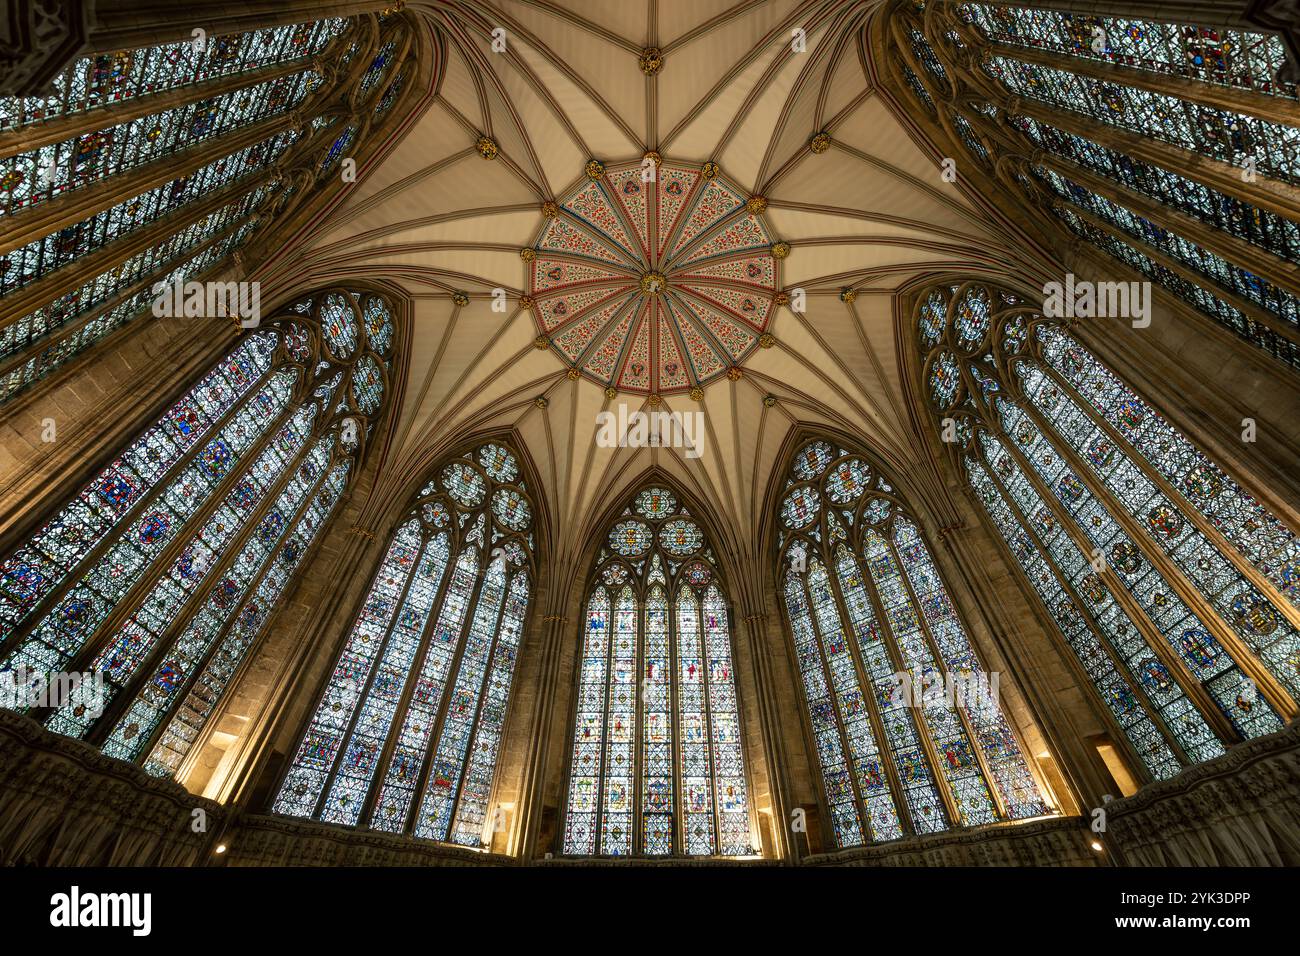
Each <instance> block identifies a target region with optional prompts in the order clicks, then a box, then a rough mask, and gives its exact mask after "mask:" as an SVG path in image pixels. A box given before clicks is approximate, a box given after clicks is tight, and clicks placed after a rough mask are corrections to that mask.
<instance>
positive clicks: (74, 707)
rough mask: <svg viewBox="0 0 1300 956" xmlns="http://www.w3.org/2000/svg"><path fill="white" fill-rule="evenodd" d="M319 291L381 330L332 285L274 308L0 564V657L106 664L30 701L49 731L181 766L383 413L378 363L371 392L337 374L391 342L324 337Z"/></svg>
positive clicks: (363, 305)
mask: <svg viewBox="0 0 1300 956" xmlns="http://www.w3.org/2000/svg"><path fill="white" fill-rule="evenodd" d="M327 296H328V297H331V298H334V299H338V300H339V301H342V302H344V303H346V307H347V308H348V309H349V310H351V312H352V313H353V314H355V315H360V314H362V312H363V310H368V311H369V312H370V314H371V315H374V316H382V318H381V319H377V325H379V326H382V327H387V328H390V329H391V325H392V322H393V317H392V311H391V308H390V307H389V305H388V304H387V303H386V302H385V301H384V300H383V299H382V298H380V297H378V296H373V295H369V294H365V293H361V294H358V293H355V292H352V291H348V290H342V289H339V290H331V291H329V292H328V293H324V294H322V295H314V296H312V297H309V298H306V299H302V300H299V301H297V302H294V303H293V304H291V305H290V306H287V307H285V308H283V309H281V310H279V311H277V312H275V313H274V314H273V315H272V316H271V318H269V319H268V320H265V321H263V323H262V324H261V326H260V327H259V328H258V329H256V330H251V331H248V332H246V333H244V335H243V336H242V337H241V338H240V339H239V340H238V342H237V343H236V344H235V345H234V347H233V348H232V349H231V350H230V352H229V353H228V354H227V355H226V357H225V358H224V359H223V360H222V361H221V362H219V363H218V364H217V366H216V367H215V368H213V369H212V370H211V371H210V372H208V374H207V375H205V376H204V377H203V378H202V379H200V380H199V382H198V383H196V384H195V385H194V387H192V388H191V389H190V390H189V391H188V392H186V393H185V394H184V395H183V396H181V397H180V398H179V399H177V401H176V402H175V403H174V404H173V405H172V406H171V407H170V408H169V409H168V410H167V412H166V413H165V414H164V415H163V417H162V418H161V419H159V420H158V421H157V422H156V423H155V424H153V425H152V426H150V427H149V428H148V429H147V430H146V431H145V432H144V433H143V434H141V435H140V436H139V437H137V438H136V439H135V440H134V441H132V442H131V443H130V444H128V445H127V446H126V447H125V448H123V449H121V450H120V452H119V453H118V454H117V456H116V457H114V458H113V459H112V460H111V461H110V462H109V463H108V464H106V465H105V466H104V467H103V469H102V471H101V472H100V473H99V474H98V475H96V477H95V478H93V479H92V480H91V482H90V483H89V484H88V485H87V486H86V487H85V488H83V489H82V490H81V491H80V492H79V493H78V494H77V495H76V496H75V497H73V498H72V499H71V500H69V501H68V502H67V503H65V504H64V505H63V506H62V507H60V508H59V509H58V510H57V511H56V512H55V513H54V514H52V515H51V516H50V517H49V518H48V519H47V520H46V522H45V523H44V524H43V525H42V526H41V527H40V528H39V529H38V530H37V531H36V532H35V533H34V534H33V535H32V536H31V537H30V538H29V539H28V540H26V541H25V542H23V543H22V544H20V545H19V546H18V547H17V548H16V549H15V550H14V551H13V552H11V553H10V554H9V555H7V556H6V557H5V558H4V559H3V562H0V654H2V655H3V656H2V657H0V661H3V663H2V664H0V668H2V669H3V670H5V671H14V672H16V673H17V674H25V675H26V676H25V677H24V681H20V683H23V682H28V683H30V684H31V686H33V687H36V686H39V685H40V684H41V683H42V682H44V683H48V682H49V681H50V680H51V679H53V678H54V676H55V675H58V674H64V673H67V674H84V675H90V676H91V678H98V679H102V692H97V694H96V700H97V701H98V705H97V706H87V703H86V701H85V700H84V699H75V700H69V701H65V702H49V703H50V706H44V705H42V706H38V707H34V708H31V709H30V710H29V712H30V713H31V714H32V716H35V717H37V718H38V719H41V720H43V721H44V722H45V725H46V726H47V727H49V728H50V729H51V730H55V731H58V732H59V733H63V734H67V735H70V736H74V737H82V738H85V739H87V740H89V741H91V742H92V743H95V744H96V745H98V746H100V747H101V748H102V749H103V750H104V752H105V753H107V754H109V755H111V756H114V757H120V758H122V759H124V760H133V761H136V762H138V763H142V764H143V765H144V766H145V768H146V769H147V770H148V771H150V772H151V773H155V774H160V775H176V774H179V773H182V772H183V770H184V767H185V766H186V764H185V761H186V757H187V756H188V755H189V754H190V753H191V750H192V748H193V745H194V743H195V741H196V740H198V739H199V736H200V735H201V734H202V732H203V730H204V728H205V727H206V726H207V724H208V721H209V718H210V717H211V715H212V714H213V713H214V712H215V710H216V709H217V708H218V707H219V705H220V701H221V697H222V695H223V693H224V691H225V689H226V687H227V686H228V685H229V683H230V680H231V678H232V677H233V676H234V674H235V672H236V671H237V670H238V668H239V666H240V664H241V662H242V661H244V660H245V659H246V658H247V657H248V654H249V651H250V649H251V648H252V647H253V645H254V644H255V643H256V642H257V640H258V639H259V637H260V636H261V635H262V634H263V633H264V632H265V630H266V626H267V623H268V622H269V621H270V619H271V618H272V616H273V614H274V612H275V609H276V608H277V607H278V606H279V605H280V604H281V603H282V602H283V599H284V598H285V596H286V595H287V594H288V590H289V588H290V587H291V585H292V582H293V580H294V575H295V573H296V572H297V570H298V569H299V567H300V566H301V565H302V563H303V561H304V560H305V558H306V556H307V555H308V554H309V553H311V550H312V547H313V545H314V544H315V543H317V542H318V541H319V540H320V539H321V537H322V534H323V531H324V528H325V527H326V525H327V524H328V522H329V519H330V517H331V516H332V515H333V513H334V511H335V510H336V508H337V506H338V503H339V500H340V498H341V496H342V495H343V493H344V491H345V490H346V489H347V487H348V485H349V483H350V481H351V479H352V477H353V475H354V474H355V473H356V471H357V466H358V463H359V461H360V459H361V457H362V456H363V455H364V452H365V446H364V435H365V433H366V429H367V427H368V426H369V424H370V423H372V422H374V421H375V419H376V417H377V416H378V415H379V414H380V412H381V411H382V407H383V400H382V393H383V391H384V382H385V378H384V376H382V375H381V376H380V378H379V380H378V381H377V382H374V383H373V385H372V387H373V388H374V389H375V392H374V395H375V401H374V402H371V403H369V404H368V406H367V407H365V408H363V407H361V403H359V402H357V401H355V400H350V399H349V398H348V397H347V396H348V395H349V392H348V390H347V382H348V381H349V380H350V379H353V378H354V377H355V375H356V370H357V367H358V365H357V363H358V362H360V361H366V360H372V356H373V360H378V361H381V362H382V361H386V360H388V359H389V358H390V357H391V356H390V354H389V352H388V348H387V344H385V345H384V346H382V347H376V346H375V344H374V343H373V342H372V341H371V340H369V339H367V340H366V341H365V342H364V343H363V344H362V347H361V348H360V349H358V350H357V351H358V353H359V354H357V355H353V356H340V355H338V354H336V353H335V352H333V351H332V350H331V349H330V348H329V347H328V345H327V344H326V343H325V342H324V341H323V340H322V337H321V335H320V321H321V316H320V308H319V304H320V302H322V301H323V300H324V299H325V298H326V297H327ZM387 341H391V334H390V335H389V336H388V338H387V339H386V340H385V342H387ZM349 359H351V361H350V360H349ZM299 396H306V397H305V398H302V397H299Z"/></svg>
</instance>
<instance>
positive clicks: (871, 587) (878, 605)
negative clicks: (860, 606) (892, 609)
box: [836, 541, 993, 827]
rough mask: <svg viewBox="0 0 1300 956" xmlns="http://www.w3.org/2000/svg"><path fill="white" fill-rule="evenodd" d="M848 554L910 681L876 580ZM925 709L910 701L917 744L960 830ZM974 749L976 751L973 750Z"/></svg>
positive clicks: (891, 652) (899, 670)
mask: <svg viewBox="0 0 1300 956" xmlns="http://www.w3.org/2000/svg"><path fill="white" fill-rule="evenodd" d="M885 544H887V545H888V544H889V542H888V541H887V542H885ZM845 550H846V551H848V553H849V557H850V558H852V559H853V566H854V567H855V568H857V570H858V574H859V576H861V578H862V593H863V594H865V596H866V598H867V602H868V604H870V605H871V610H872V614H875V617H876V622H878V623H879V626H880V640H881V643H883V644H884V648H885V653H887V654H888V656H889V662H891V663H892V665H893V666H894V672H896V674H906V675H907V676H909V678H910V676H911V671H910V669H909V667H907V663H906V661H904V659H902V652H901V650H900V649H898V639H897V637H896V636H894V632H893V624H892V623H889V618H888V615H885V606H884V601H881V600H880V592H879V589H878V588H876V580H875V578H872V576H871V572H870V568H868V567H866V558H865V557H863V558H861V559H859V557H858V555H857V554H855V553H854V549H853V548H852V546H850V545H845ZM894 561H897V555H896V557H894ZM898 574H900V576H902V574H904V570H902V562H898ZM836 584H839V579H837V580H836ZM909 597H911V592H909ZM917 620H918V622H919V620H920V609H919V606H918V610H917ZM931 653H933V652H931ZM941 659H943V658H939V657H936V658H935V663H936V665H937V663H939V662H940V661H941ZM914 687H915V684H914V685H913V688H911V689H914ZM911 689H909V691H907V697H906V698H907V700H911ZM872 704H875V696H872ZM924 706H926V704H924V700H922V701H917V700H911V705H910V706H909V708H907V709H909V710H911V714H909V719H910V721H911V723H913V726H914V727H915V728H917V740H918V741H920V749H922V750H924V753H926V760H927V761H928V762H930V771H931V775H932V777H933V778H935V790H936V791H939V799H940V800H943V801H944V813H945V814H946V816H948V822H949V825H950V826H954V827H959V826H962V814H961V810H959V809H958V806H957V797H956V795H954V793H953V787H952V784H950V783H949V782H948V778H946V777H945V775H943V774H944V769H943V767H944V765H943V763H941V762H940V760H939V748H937V747H935V740H933V737H932V735H931V730H930V724H928V723H927V722H926V721H924V719H923V717H922V711H923V710H924ZM887 745H888V744H887ZM972 749H976V748H974V747H972ZM992 790H993V788H992V787H989V791H992ZM898 796H900V800H901V803H902V804H904V806H905V808H906V799H905V797H904V796H902V790H901V788H900V791H898ZM906 809H907V816H909V817H910V816H911V808H906Z"/></svg>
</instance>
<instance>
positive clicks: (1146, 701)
mask: <svg viewBox="0 0 1300 956" xmlns="http://www.w3.org/2000/svg"><path fill="white" fill-rule="evenodd" d="M981 459H982V460H981V464H982V465H984V467H985V469H986V470H987V471H988V474H989V479H990V480H991V481H992V482H994V483H995V486H996V487H997V489H998V495H999V497H1000V498H1001V499H1002V503H1003V504H1005V505H1006V506H1007V510H1008V511H1010V512H1011V515H1012V516H1013V517H1014V518H1015V519H1016V522H1017V523H1018V524H1019V525H1020V528H1021V530H1022V531H1023V532H1024V533H1025V534H1026V535H1027V536H1028V537H1029V539H1030V540H1031V541H1033V543H1034V546H1035V547H1037V548H1038V552H1039V554H1040V555H1042V558H1043V561H1044V563H1045V564H1046V565H1047V566H1048V568H1050V569H1051V572H1052V576H1053V577H1054V578H1055V579H1056V583H1057V584H1059V585H1060V586H1061V589H1062V590H1063V591H1064V592H1065V593H1066V595H1067V596H1068V597H1069V598H1070V600H1071V601H1073V602H1074V606H1075V607H1076V608H1079V609H1080V612H1079V614H1080V617H1081V618H1082V619H1083V622H1084V624H1085V625H1086V626H1087V628H1088V630H1090V631H1091V632H1092V634H1093V636H1094V637H1095V638H1096V639H1097V644H1098V646H1099V647H1100V648H1101V650H1102V653H1103V654H1105V655H1106V657H1108V658H1109V659H1110V662H1111V664H1112V665H1114V667H1115V671H1116V673H1118V674H1119V675H1120V676H1121V677H1123V678H1124V683H1125V684H1126V685H1127V686H1128V688H1129V689H1130V690H1131V691H1132V692H1133V696H1134V697H1136V698H1137V700H1138V703H1140V704H1141V705H1142V709H1143V711H1144V712H1145V713H1146V715H1147V717H1148V718H1150V720H1151V722H1152V724H1154V725H1155V727H1156V729H1157V730H1158V731H1159V732H1160V734H1161V736H1162V737H1163V738H1164V740H1165V743H1166V744H1168V745H1169V749H1170V750H1172V751H1173V752H1174V754H1175V756H1177V758H1178V762H1179V763H1180V764H1181V765H1182V766H1184V767H1190V766H1191V765H1192V764H1194V763H1195V762H1196V761H1194V760H1192V759H1191V758H1190V757H1188V755H1187V752H1186V751H1185V750H1184V749H1183V746H1182V744H1180V743H1179V741H1178V738H1177V737H1175V736H1174V734H1173V732H1172V731H1170V729H1169V726H1168V725H1167V724H1166V723H1165V719H1164V716H1163V715H1162V714H1161V713H1160V711H1159V710H1157V709H1156V707H1155V705H1153V704H1152V703H1151V700H1150V698H1149V697H1148V696H1147V692H1146V688H1144V687H1143V686H1142V682H1141V681H1140V680H1138V679H1137V678H1136V676H1135V675H1134V674H1133V673H1132V668H1130V667H1129V666H1128V664H1126V663H1125V662H1124V660H1123V659H1122V658H1121V657H1120V656H1119V653H1118V651H1116V650H1115V648H1114V646H1113V645H1112V644H1111V642H1110V640H1109V639H1108V638H1107V637H1106V635H1105V634H1104V633H1102V631H1101V628H1100V627H1099V626H1098V624H1097V622H1096V620H1095V618H1094V617H1093V615H1092V612H1091V611H1088V610H1086V608H1087V607H1088V605H1087V604H1086V603H1085V602H1084V601H1082V600H1081V599H1080V597H1079V593H1078V591H1076V590H1075V588H1074V585H1073V584H1071V583H1070V581H1069V580H1068V579H1067V578H1066V577H1065V574H1064V573H1063V572H1062V571H1061V569H1060V567H1059V566H1058V565H1057V563H1056V560H1055V559H1054V558H1053V557H1052V552H1051V551H1050V550H1049V549H1048V547H1047V545H1046V544H1045V543H1044V542H1043V540H1042V539H1041V538H1040V537H1039V534H1038V532H1037V530H1035V529H1034V527H1033V525H1032V524H1031V523H1030V521H1029V519H1028V517H1027V516H1026V515H1025V513H1024V512H1023V511H1021V509H1020V505H1019V503H1018V502H1017V501H1016V500H1015V498H1014V497H1013V496H1012V495H1011V494H1010V493H1009V492H1008V491H1007V489H1006V487H1005V486H1004V485H1003V483H1002V479H1001V478H1000V477H999V476H998V475H997V473H996V472H995V471H994V469H993V467H992V464H991V463H990V462H989V461H988V460H987V458H986V457H985V456H983V454H982V453H981ZM989 520H990V522H991V521H992V517H991V516H990V518H989ZM994 532H995V535H996V537H997V539H998V541H999V543H1000V544H1001V545H1002V547H1003V548H1004V549H1005V550H1006V551H1007V552H1008V557H1009V558H1010V560H1009V562H1008V564H1009V565H1010V567H1011V568H1013V569H1014V570H1015V573H1016V574H1017V575H1019V576H1020V577H1021V578H1022V579H1023V581H1024V587H1025V588H1026V589H1027V590H1028V592H1029V593H1032V595H1033V599H1034V600H1035V601H1037V602H1039V603H1040V604H1042V605H1043V607H1045V608H1046V607H1047V601H1046V600H1045V599H1044V598H1043V597H1042V595H1040V594H1039V593H1038V589H1037V588H1035V587H1034V586H1033V582H1032V581H1030V580H1029V572H1027V571H1026V570H1025V569H1024V568H1023V567H1021V565H1020V562H1019V561H1017V560H1015V555H1014V554H1010V553H1009V552H1010V546H1009V545H1008V544H1007V543H1006V539H1005V538H1003V537H1002V534H1001V532H1000V531H998V529H997V528H996V527H995V528H994ZM1047 610H1048V618H1049V619H1050V617H1051V609H1050V608H1048V609H1047ZM1043 630H1044V633H1046V634H1049V635H1050V639H1051V641H1052V645H1053V647H1054V648H1055V649H1056V650H1057V651H1058V652H1059V653H1060V655H1061V658H1062V659H1063V660H1064V661H1066V663H1067V665H1068V666H1069V667H1070V669H1071V671H1072V672H1073V673H1074V674H1075V677H1076V679H1077V680H1078V684H1079V686H1080V687H1082V688H1086V689H1087V693H1089V694H1090V695H1091V696H1092V698H1093V700H1094V701H1095V702H1096V703H1097V705H1098V706H1097V707H1096V708H1094V712H1095V713H1097V714H1100V715H1101V717H1102V722H1103V723H1105V724H1106V725H1107V727H1109V728H1110V729H1111V730H1113V731H1114V733H1113V734H1112V738H1113V739H1114V740H1115V741H1116V742H1118V743H1121V744H1122V745H1123V747H1124V749H1125V752H1126V753H1127V754H1128V756H1129V770H1130V772H1132V771H1135V770H1136V771H1137V772H1138V773H1139V775H1140V776H1142V777H1143V778H1145V782H1147V783H1150V782H1151V781H1152V780H1153V779H1154V778H1153V777H1152V775H1151V771H1150V770H1148V769H1147V765H1146V762H1145V761H1144V760H1143V759H1142V758H1141V756H1140V755H1139V754H1138V752H1137V750H1136V749H1135V748H1134V746H1133V742H1132V741H1131V740H1129V737H1128V734H1127V733H1125V732H1124V728H1122V727H1121V726H1120V725H1119V721H1117V720H1116V719H1115V715H1114V714H1112V713H1111V711H1110V708H1109V707H1107V706H1106V704H1105V701H1103V700H1101V694H1100V692H1099V691H1098V690H1097V688H1096V686H1095V685H1094V684H1093V682H1092V678H1091V677H1090V676H1089V674H1088V671H1087V668H1085V667H1084V666H1083V662H1082V661H1081V660H1079V657H1078V655H1077V654H1076V653H1075V651H1074V649H1073V648H1072V647H1070V646H1069V644H1068V642H1067V641H1065V640H1064V639H1063V638H1064V635H1062V634H1061V633H1060V629H1059V627H1058V626H1057V625H1056V622H1055V621H1053V622H1052V623H1051V624H1050V625H1049V626H1047V627H1045V628H1044V629H1043ZM1058 638H1059V639H1058ZM1179 687H1180V688H1181V689H1182V690H1183V693H1184V694H1186V693H1187V687H1186V686H1185V685H1184V683H1183V682H1181V681H1180V682H1179Z"/></svg>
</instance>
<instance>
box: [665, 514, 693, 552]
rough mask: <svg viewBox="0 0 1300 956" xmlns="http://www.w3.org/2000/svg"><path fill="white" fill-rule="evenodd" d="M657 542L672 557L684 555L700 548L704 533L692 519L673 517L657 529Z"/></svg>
mask: <svg viewBox="0 0 1300 956" xmlns="http://www.w3.org/2000/svg"><path fill="white" fill-rule="evenodd" d="M659 544H660V546H661V547H662V548H663V549H664V550H665V551H667V552H668V553H669V554H671V555H673V556H674V557H684V556H685V555H688V554H694V553H695V552H696V551H698V550H700V547H701V546H702V545H703V544H704V534H703V533H702V532H701V531H700V529H699V526H698V525H696V524H695V522H694V521H689V520H687V519H686V518H675V519H674V520H672V521H669V522H667V523H666V524H665V525H664V526H663V527H662V528H660V529H659Z"/></svg>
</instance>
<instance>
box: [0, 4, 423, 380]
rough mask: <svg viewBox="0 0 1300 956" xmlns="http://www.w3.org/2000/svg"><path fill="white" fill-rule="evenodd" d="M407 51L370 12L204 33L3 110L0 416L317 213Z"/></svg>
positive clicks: (98, 61) (396, 84)
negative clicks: (308, 205)
mask: <svg viewBox="0 0 1300 956" xmlns="http://www.w3.org/2000/svg"><path fill="white" fill-rule="evenodd" d="M197 32H198V33H202V31H201V30H200V31H197ZM412 37H413V34H412V31H411V29H410V26H409V21H408V19H407V18H406V17H405V16H387V17H383V18H375V17H372V16H369V15H367V16H361V17H352V18H333V19H325V20H318V21H314V22H306V23H299V24H294V25H290V26H280V27H268V28H264V29H258V30H251V31H248V32H245V33H234V34H227V35H219V36H211V37H209V36H200V37H196V38H195V39H193V40H190V39H188V38H187V39H186V40H185V41H184V42H180V41H178V42H174V43H168V44H162V45H158V46H151V47H142V48H139V49H133V50H122V51H117V52H111V53H104V54H95V55H92V56H89V57H84V58H82V59H79V60H77V61H76V62H75V63H73V65H72V66H70V67H69V68H68V69H67V70H66V71H65V72H64V73H63V74H62V75H61V76H59V77H58V78H57V79H56V81H55V92H54V93H52V94H51V95H49V96H37V97H20V98H15V97H8V98H0V233H3V235H2V236H0V300H3V301H0V403H4V402H6V401H8V400H9V399H10V398H12V397H13V396H14V395H15V394H17V393H18V392H20V391H22V390H24V389H26V388H28V387H29V386H31V385H32V384H33V383H34V382H36V381H38V380H40V379H42V378H44V377H46V376H48V375H49V374H51V373H52V372H54V371H55V370H57V369H59V368H61V367H63V366H64V365H66V364H67V362H68V361H69V360H71V359H72V358H73V357H75V356H77V355H80V354H82V353H84V352H85V351H86V350H87V349H89V348H91V347H92V346H93V345H95V344H96V343H98V342H100V341H102V340H103V339H104V338H105V337H106V336H108V335H109V334H111V333H112V332H114V331H116V330H117V329H119V328H121V327H122V326H124V325H126V324H127V323H130V322H132V321H134V320H136V319H137V318H139V317H140V316H143V315H147V314H149V313H150V312H151V311H153V310H152V308H151V307H152V306H153V304H154V303H155V302H156V301H158V297H159V292H160V290H161V289H162V288H165V287H168V286H173V285H175V284H176V283H178V282H182V283H183V282H190V281H205V280H207V279H211V278H213V277H215V276H219V275H221V274H222V272H223V270H224V269H225V268H226V267H227V266H228V263H229V261H230V258H231V256H232V255H234V254H235V253H237V252H238V251H239V250H241V249H243V248H244V247H245V246H246V245H247V244H248V243H250V242H251V241H253V240H254V239H256V238H259V237H261V236H263V235H264V234H265V233H266V231H267V229H268V227H269V224H270V223H272V222H273V221H274V220H276V219H283V218H284V217H286V216H288V215H290V214H291V213H292V212H293V211H294V210H295V209H297V208H298V207H299V206H300V205H301V204H302V203H304V202H306V201H308V197H309V196H311V195H312V194H314V193H315V192H316V190H317V188H318V187H319V186H320V185H321V184H322V183H323V181H324V178H325V177H326V175H327V174H330V175H333V172H334V170H335V169H336V167H337V165H338V161H339V159H340V157H341V156H343V155H344V153H345V152H348V151H350V149H349V148H350V147H351V148H353V149H355V146H356V144H357V143H358V141H359V140H361V139H367V141H368V140H369V130H370V129H371V128H372V127H373V126H374V125H375V124H376V123H377V122H379V121H380V118H381V117H382V116H383V115H384V114H385V112H386V111H387V109H388V108H389V107H391V105H392V102H393V98H394V96H395V95H396V94H395V93H394V92H393V90H394V89H397V90H400V89H401V88H402V85H401V80H402V74H401V73H400V72H399V71H400V70H401V69H402V66H401V64H402V61H403V59H404V58H405V56H406V52H407V51H408V50H409V48H410V45H411V42H412Z"/></svg>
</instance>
